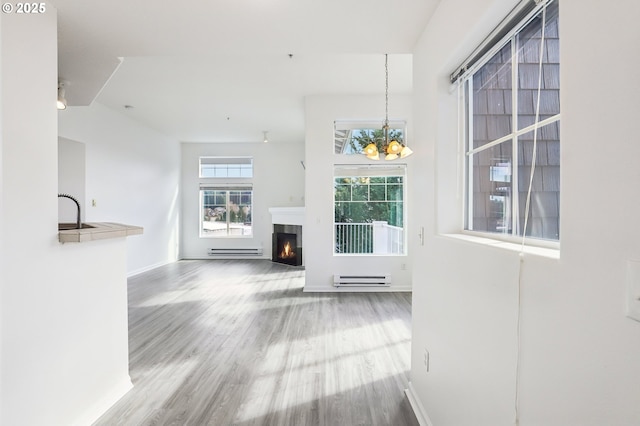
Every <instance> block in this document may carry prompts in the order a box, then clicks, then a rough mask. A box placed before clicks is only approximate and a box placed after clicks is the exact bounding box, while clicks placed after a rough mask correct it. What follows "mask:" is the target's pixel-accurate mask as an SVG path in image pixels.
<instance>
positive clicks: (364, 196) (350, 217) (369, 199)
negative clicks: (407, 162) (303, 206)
mask: <svg viewBox="0 0 640 426" xmlns="http://www.w3.org/2000/svg"><path fill="white" fill-rule="evenodd" d="M334 194H335V196H334V200H335V217H334V221H335V223H371V222H373V221H386V222H387V223H388V224H389V225H392V226H398V227H402V226H403V204H404V203H403V178H402V176H380V177H339V178H335V181H334Z"/></svg>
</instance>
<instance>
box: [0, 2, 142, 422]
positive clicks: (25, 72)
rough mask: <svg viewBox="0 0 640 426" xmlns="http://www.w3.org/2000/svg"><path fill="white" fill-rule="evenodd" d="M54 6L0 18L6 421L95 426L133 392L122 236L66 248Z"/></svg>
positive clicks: (2, 403) (0, 310) (0, 406)
mask: <svg viewBox="0 0 640 426" xmlns="http://www.w3.org/2000/svg"><path fill="white" fill-rule="evenodd" d="M46 6H47V12H46V13H45V14H41V15H17V14H4V13H3V14H2V15H1V16H0V28H1V31H2V32H1V37H0V40H1V46H0V61H1V66H0V68H1V70H0V76H1V89H0V93H1V94H2V101H1V102H2V105H3V109H2V112H1V115H0V129H2V130H1V134H2V136H1V138H2V151H3V152H2V165H1V170H2V179H1V181H2V203H0V206H1V207H0V211H1V212H0V216H1V217H2V222H1V223H2V231H1V232H2V240H1V242H0V247H1V248H0V253H2V259H1V261H2V269H0V284H1V286H0V292H1V294H2V298H1V299H0V301H1V303H2V304H1V306H0V324H1V329H0V335H1V342H2V346H1V353H0V360H1V364H0V377H2V380H1V381H0V393H1V395H2V398H1V399H0V415H1V417H0V423H1V424H3V425H44V424H46V425H73V424H89V423H91V422H92V421H93V420H94V419H95V418H96V416H97V415H99V414H100V413H102V412H103V411H104V409H106V407H108V406H109V405H110V404H112V403H113V402H114V401H115V400H116V399H117V398H118V397H120V396H121V395H122V394H123V393H124V392H125V391H126V390H127V389H128V388H129V387H130V386H131V381H130V379H129V376H128V343H127V296H126V274H125V248H126V246H125V240H124V239H114V240H108V241H97V242H92V243H86V244H65V245H62V244H60V243H58V240H57V234H58V231H57V222H58V204H57V203H58V200H57V196H56V195H57V190H58V183H57V180H58V179H57V178H58V169H57V150H58V140H57V110H56V89H57V46H56V40H57V30H56V13H55V9H54V8H53V7H52V6H51V5H50V4H47V5H46ZM8 105H10V108H9V107H7V106H8Z"/></svg>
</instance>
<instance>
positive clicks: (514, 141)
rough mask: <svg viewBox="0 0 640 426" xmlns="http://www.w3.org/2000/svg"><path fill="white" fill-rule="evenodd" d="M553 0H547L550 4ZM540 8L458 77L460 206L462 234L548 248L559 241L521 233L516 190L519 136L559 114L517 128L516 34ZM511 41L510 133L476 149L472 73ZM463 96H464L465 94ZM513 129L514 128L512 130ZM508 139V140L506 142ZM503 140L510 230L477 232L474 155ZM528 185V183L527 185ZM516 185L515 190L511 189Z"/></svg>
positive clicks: (556, 119) (545, 123) (557, 246)
mask: <svg viewBox="0 0 640 426" xmlns="http://www.w3.org/2000/svg"><path fill="white" fill-rule="evenodd" d="M551 1H553V0H549V1H548V2H547V3H550V2H551ZM539 10H540V8H537V9H536V10H535V12H532V13H530V14H529V15H528V16H527V17H526V18H525V19H523V20H522V21H520V22H518V23H517V24H515V25H514V28H513V29H512V30H511V31H509V32H508V33H507V34H506V36H504V37H503V38H502V39H501V40H500V41H499V42H497V43H496V44H495V45H494V46H493V47H492V48H491V49H490V50H489V51H487V53H486V54H484V56H483V57H482V58H481V59H480V60H478V61H477V62H475V63H474V64H473V66H471V67H470V68H469V69H468V70H467V71H465V72H464V75H463V76H462V77H460V78H459V80H458V82H457V86H458V91H459V92H458V100H459V103H458V105H459V111H458V116H459V122H460V129H461V132H460V135H459V137H460V139H461V143H462V144H463V146H464V154H463V156H462V157H463V158H462V159H461V162H462V164H463V168H462V170H463V182H464V186H463V194H464V197H463V198H464V208H463V233H465V234H470V235H476V236H480V237H484V238H489V239H494V240H502V241H508V242H515V243H520V242H522V241H523V238H524V239H525V240H526V241H527V243H529V244H531V245H535V246H539V247H547V248H554V249H557V248H559V245H560V240H559V239H558V240H549V239H541V238H537V237H531V236H523V235H522V233H521V232H520V230H521V228H522V226H523V224H521V223H519V222H520V220H519V219H520V217H519V216H520V215H519V214H518V213H519V208H520V203H521V202H522V203H524V202H525V201H526V200H522V201H521V200H519V191H518V185H519V182H518V175H519V174H518V167H519V165H518V138H519V137H520V136H522V135H524V134H526V133H530V132H532V131H534V130H539V129H541V128H543V127H544V126H546V125H549V124H552V123H555V122H558V121H559V120H560V118H561V115H560V113H558V114H556V115H554V116H552V117H548V118H546V119H544V120H541V121H539V122H537V123H534V124H532V125H530V126H527V127H525V128H522V129H518V116H519V114H518V90H517V85H516V84H515V82H517V79H518V48H519V46H518V44H517V40H518V39H517V35H518V34H519V33H520V32H521V30H522V29H524V28H525V27H526V25H527V24H528V23H529V22H530V21H531V20H532V19H533V17H535V16H537V15H538V14H539ZM510 42H511V79H512V88H511V90H512V99H511V102H512V107H511V111H512V124H511V125H512V132H511V133H509V134H507V135H504V136H502V137H500V138H498V139H495V140H493V141H490V142H488V143H486V144H484V145H482V146H480V147H478V148H472V147H471V145H472V144H473V140H474V139H473V136H474V135H473V110H472V109H471V108H472V106H473V77H474V75H475V74H476V73H477V72H478V71H479V70H480V69H481V68H482V67H483V66H484V65H485V64H487V63H488V62H489V60H490V59H491V58H492V57H493V56H494V55H495V54H496V53H497V52H498V51H500V50H501V49H502V48H504V46H506V45H507V44H508V43H510ZM465 95H466V96H465ZM467 105H469V106H470V107H469V110H468V111H467V108H466V106H467ZM513 129H515V130H513ZM509 141H510V142H509ZM502 143H511V147H512V150H511V155H512V158H511V167H512V168H513V169H512V170H511V187H512V190H511V197H512V202H511V211H510V212H509V213H510V216H511V217H512V218H513V226H512V231H511V233H497V232H490V231H476V230H473V229H472V227H473V206H474V203H473V195H474V194H473V188H474V181H473V178H474V173H473V171H474V169H473V167H474V165H473V157H472V156H473V155H475V154H478V153H480V152H482V151H484V150H487V149H490V148H492V147H495V146H498V145H500V144H502ZM527 186H528V185H527ZM514 188H515V190H514Z"/></svg>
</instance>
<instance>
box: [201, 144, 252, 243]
mask: <svg viewBox="0 0 640 426" xmlns="http://www.w3.org/2000/svg"><path fill="white" fill-rule="evenodd" d="M203 164H214V165H219V166H220V167H219V171H221V173H214V175H217V176H208V175H203V173H202V169H203V167H202V166H203ZM247 165H249V166H250V167H247ZM235 166H238V167H237V170H238V173H234V174H235V175H239V176H229V173H228V171H229V170H230V169H231V168H235ZM243 172H244V173H243ZM243 174H244V176H242V175H243ZM198 175H199V177H200V179H199V192H198V207H199V214H198V235H199V236H200V238H223V239H224V238H253V237H254V235H255V232H254V231H255V230H254V225H255V223H254V221H253V213H254V193H253V157H250V156H201V157H199V159H198ZM206 190H213V191H227V195H226V205H225V207H224V209H225V211H224V213H221V214H224V215H225V217H226V219H225V221H224V222H225V223H226V226H227V228H226V229H227V231H226V234H224V235H222V234H216V235H214V234H209V233H206V232H205V231H204V229H203V224H204V223H205V216H206V215H205V200H204V191H206ZM229 191H249V192H251V207H250V217H251V225H250V233H249V234H242V235H238V234H230V233H229V231H230V227H231V223H232V222H231V218H230V216H231V214H230V213H229V212H230V210H231V209H230V195H229ZM209 217H211V216H209Z"/></svg>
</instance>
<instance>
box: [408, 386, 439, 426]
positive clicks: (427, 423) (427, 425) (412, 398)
mask: <svg viewBox="0 0 640 426" xmlns="http://www.w3.org/2000/svg"><path fill="white" fill-rule="evenodd" d="M404 393H405V394H406V395H407V399H408V400H409V404H411V408H413V412H414V413H415V415H416V418H417V419H418V423H420V426H433V423H431V419H430V418H429V416H428V415H427V410H425V409H424V405H422V403H421V402H420V399H418V396H417V395H416V390H415V388H414V387H413V384H412V383H411V382H409V387H408V388H407V389H405V390H404Z"/></svg>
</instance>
